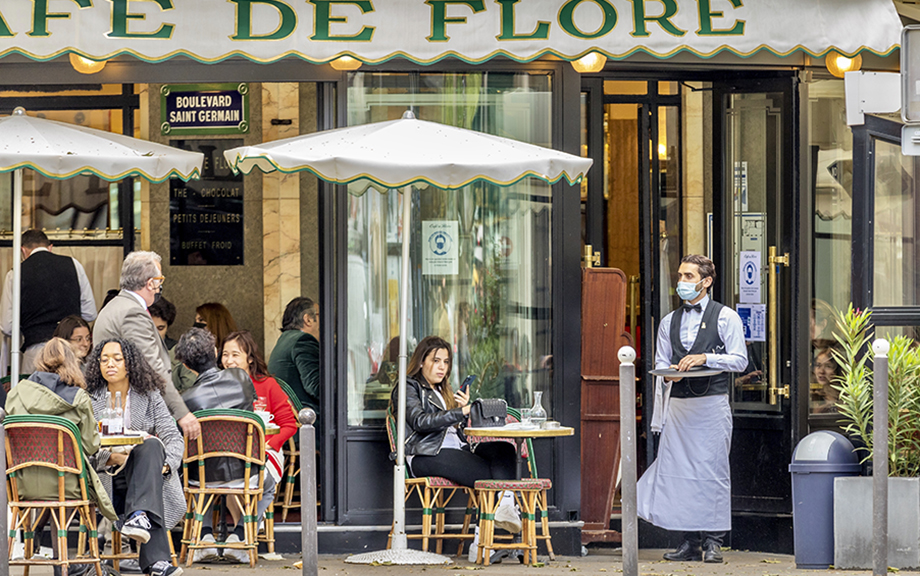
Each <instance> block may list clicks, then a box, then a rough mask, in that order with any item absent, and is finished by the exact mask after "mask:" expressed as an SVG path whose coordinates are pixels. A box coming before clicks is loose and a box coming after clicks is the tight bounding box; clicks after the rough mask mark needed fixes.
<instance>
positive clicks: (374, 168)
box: [224, 112, 592, 564]
mask: <svg viewBox="0 0 920 576" xmlns="http://www.w3.org/2000/svg"><path fill="white" fill-rule="evenodd" d="M224 156H225V157H226V158H227V161H228V162H229V163H230V166H231V167H232V168H233V169H234V170H239V171H242V172H245V173H247V174H248V173H249V172H250V171H252V170H253V169H254V168H259V169H261V170H262V171H263V172H272V171H275V170H279V171H281V172H299V171H305V170H306V171H309V172H313V173H314V174H316V175H317V176H319V177H320V178H322V179H323V180H326V181H328V182H335V183H337V184H346V183H348V182H352V181H354V180H360V179H367V180H370V181H371V182H373V183H375V184H377V185H380V186H383V187H384V188H400V187H405V189H406V191H407V192H408V191H409V190H410V185H412V184H420V183H427V184H430V185H432V186H434V187H436V188H442V189H451V190H453V189H457V188H462V187H464V186H467V185H469V184H471V183H473V182H476V181H485V182H490V183H492V184H496V185H498V186H510V185H512V184H514V183H515V182H519V181H520V180H523V179H524V178H538V179H540V180H543V181H544V182H548V183H555V182H558V181H559V180H562V179H563V178H565V180H566V181H568V183H569V184H575V183H576V182H580V181H581V179H582V178H583V177H584V175H585V173H586V172H587V171H588V168H590V167H591V164H592V161H591V160H590V159H587V158H580V157H578V156H573V155H571V154H566V153H564V152H559V151H556V150H551V149H548V148H543V147H541V146H534V145H532V144H525V143H523V142H518V141H517V140H510V139H508V138H501V137H499V136H491V135H489V134H483V133H481V132H474V131H472V130H466V129H463V128H454V127H452V126H447V125H445V124H439V123H437V122H426V121H424V120H417V119H416V118H415V115H414V114H412V112H406V113H405V114H403V117H402V119H400V120H392V121H389V122H378V123H375V124H366V125H363V126H354V127H348V128H339V129H336V130H327V131H324V132H317V133H314V134H307V135H304V136H295V137H294V138H287V139H285V140H278V141H275V142H269V143H266V144H261V145H259V146H242V147H239V148H232V149H230V150H227V151H226V152H224ZM411 204H412V203H411V201H410V200H409V194H406V195H405V198H404V200H403V227H404V229H405V230H408V229H409V224H410V221H411V217H412V211H411V208H410V207H411ZM408 285H409V234H408V233H404V234H403V241H402V268H401V280H400V291H399V383H398V390H399V392H398V396H397V397H398V404H397V421H396V438H397V439H396V466H395V467H394V470H393V539H392V549H391V550H386V551H381V552H368V553H365V554H359V555H356V556H352V557H350V558H349V559H348V560H347V561H348V562H353V563H361V564H372V563H375V562H378V563H379V562H387V563H393V564H437V563H449V562H450V561H449V560H448V559H447V558H444V557H442V556H438V555H429V556H427V557H426V556H425V554H423V553H421V552H418V551H415V550H408V543H407V539H406V533H405V520H406V514H405V513H406V510H405V495H404V492H405V482H406V478H405V439H406V363H407V336H408V335H407V334H406V330H407V323H408V322H407V318H408V308H409V291H408V290H407V286H408Z"/></svg>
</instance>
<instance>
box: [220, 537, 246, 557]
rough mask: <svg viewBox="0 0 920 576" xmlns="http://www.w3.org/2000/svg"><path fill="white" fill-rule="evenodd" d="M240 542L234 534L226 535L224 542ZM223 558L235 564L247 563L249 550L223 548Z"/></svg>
mask: <svg viewBox="0 0 920 576" xmlns="http://www.w3.org/2000/svg"><path fill="white" fill-rule="evenodd" d="M240 542H242V540H240V537H239V536H237V535H236V534H232V533H231V534H230V535H229V536H227V542H225V543H226V544H239V543H240ZM223 550H224V558H226V559H227V560H230V561H231V562H234V563H236V564H249V552H248V551H246V550H242V549H240V548H224V549H223Z"/></svg>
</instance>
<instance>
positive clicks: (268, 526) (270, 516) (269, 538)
mask: <svg viewBox="0 0 920 576" xmlns="http://www.w3.org/2000/svg"><path fill="white" fill-rule="evenodd" d="M256 522H258V519H256ZM257 526H258V524H257ZM265 543H266V545H267V546H268V553H269V554H274V553H275V502H274V501H272V502H269V503H268V509H266V510H265Z"/></svg>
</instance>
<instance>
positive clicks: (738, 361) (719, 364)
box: [655, 295, 748, 372]
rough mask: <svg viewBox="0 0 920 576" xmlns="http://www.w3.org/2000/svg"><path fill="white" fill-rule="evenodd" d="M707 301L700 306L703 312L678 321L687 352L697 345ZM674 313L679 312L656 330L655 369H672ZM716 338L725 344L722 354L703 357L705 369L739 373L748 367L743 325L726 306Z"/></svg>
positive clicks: (702, 301) (695, 312)
mask: <svg viewBox="0 0 920 576" xmlns="http://www.w3.org/2000/svg"><path fill="white" fill-rule="evenodd" d="M709 301H710V300H709V296H708V295H707V296H705V297H704V298H703V299H702V300H700V302H699V304H700V306H701V307H702V311H700V312H697V311H696V310H688V311H686V312H684V315H683V317H681V319H680V343H681V344H683V345H684V348H686V349H687V350H690V348H691V347H693V343H694V342H695V341H696V336H697V334H699V332H700V323H701V322H702V321H703V314H705V312H706V307H707V306H708V305H709ZM677 312H680V309H677V310H675V311H674V312H671V313H670V314H668V315H667V316H665V317H664V320H662V321H661V324H660V325H659V326H658V345H657V348H656V351H655V368H668V367H670V366H671V352H672V350H671V316H672V315H673V314H675V313H677ZM719 338H721V339H722V343H723V344H725V353H724V354H711V353H710V354H706V366H708V367H710V368H715V369H717V370H723V371H725V372H742V371H743V370H744V369H745V368H747V365H748V357H747V348H746V347H745V345H744V325H743V324H742V323H741V317H740V316H738V313H737V312H735V311H734V310H732V309H731V308H729V307H728V306H723V307H722V311H721V312H720V313H719Z"/></svg>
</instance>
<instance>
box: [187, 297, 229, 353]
mask: <svg viewBox="0 0 920 576" xmlns="http://www.w3.org/2000/svg"><path fill="white" fill-rule="evenodd" d="M194 327H195V328H204V329H205V330H207V331H208V332H210V333H211V334H213V335H214V339H215V340H217V347H218V348H220V345H221V344H223V343H224V340H225V339H226V338H227V335H228V334H230V333H231V332H236V331H237V330H238V328H237V327H236V321H235V320H234V319H233V314H231V313H230V311H229V310H227V307H226V306H224V305H223V304H221V303H220V302H205V303H204V304H202V305H201V306H199V307H198V308H195V324H194Z"/></svg>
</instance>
